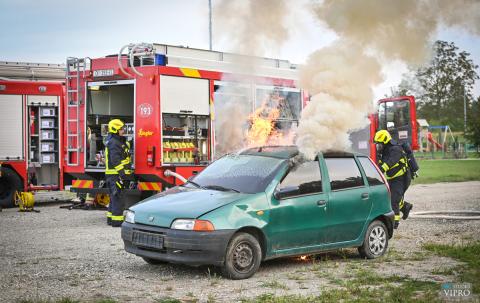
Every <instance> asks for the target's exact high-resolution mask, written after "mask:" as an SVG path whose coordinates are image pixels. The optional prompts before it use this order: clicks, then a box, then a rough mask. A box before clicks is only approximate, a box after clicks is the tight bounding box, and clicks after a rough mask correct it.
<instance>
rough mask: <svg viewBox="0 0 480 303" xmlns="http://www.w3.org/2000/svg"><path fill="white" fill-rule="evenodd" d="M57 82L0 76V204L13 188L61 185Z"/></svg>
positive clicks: (60, 98)
mask: <svg viewBox="0 0 480 303" xmlns="http://www.w3.org/2000/svg"><path fill="white" fill-rule="evenodd" d="M63 97H64V86H63V84H62V83H61V82H53V81H50V82H46V81H41V82H39V81H17V80H0V112H1V113H2V117H1V119H0V134H1V135H0V145H1V147H0V163H1V166H2V170H1V172H2V175H1V177H0V206H10V205H12V202H13V199H14V195H15V192H16V191H18V192H22V191H33V190H58V189H61V188H63V171H62V169H61V167H62V164H63V163H62V159H61V158H60V157H59V153H58V150H59V148H58V147H59V146H61V145H62V144H63V142H62V140H61V138H60V136H59V134H60V133H59V129H61V128H62V124H61V114H62V111H61V110H59V106H60V104H61V103H62V102H63Z"/></svg>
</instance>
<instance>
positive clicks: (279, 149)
mask: <svg viewBox="0 0 480 303" xmlns="http://www.w3.org/2000/svg"><path fill="white" fill-rule="evenodd" d="M239 154H240V155H251V156H264V157H272V158H278V159H290V158H293V157H295V156H296V155H298V148H297V147H296V146H293V145H290V146H259V147H252V148H248V149H245V150H242V151H241V152H240V153H239Z"/></svg>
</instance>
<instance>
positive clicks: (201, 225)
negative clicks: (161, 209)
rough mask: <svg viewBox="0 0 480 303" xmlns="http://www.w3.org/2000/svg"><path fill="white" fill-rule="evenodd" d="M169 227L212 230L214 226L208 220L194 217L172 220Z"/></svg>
mask: <svg viewBox="0 0 480 303" xmlns="http://www.w3.org/2000/svg"><path fill="white" fill-rule="evenodd" d="M170 228H171V229H181V230H194V231H214V230H215V227H213V224H212V223H211V222H210V221H207V220H195V219H176V220H175V221H173V223H172V225H171V227H170Z"/></svg>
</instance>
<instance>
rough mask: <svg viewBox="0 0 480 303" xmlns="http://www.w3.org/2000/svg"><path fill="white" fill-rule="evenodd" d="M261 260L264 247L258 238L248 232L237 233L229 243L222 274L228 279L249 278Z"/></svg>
mask: <svg viewBox="0 0 480 303" xmlns="http://www.w3.org/2000/svg"><path fill="white" fill-rule="evenodd" d="M261 262H262V248H261V247H260V244H259V243H258V240H257V238H255V237H254V236H252V235H251V234H248V233H237V234H235V235H234V236H233V237H232V239H231V240H230V243H229V244H228V247H227V252H226V254H225V263H224V264H223V266H222V274H223V276H224V277H226V278H228V279H233V280H241V279H247V278H250V277H251V276H253V274H255V273H256V272H257V270H258V268H259V267H260V263H261Z"/></svg>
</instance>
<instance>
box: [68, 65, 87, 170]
mask: <svg viewBox="0 0 480 303" xmlns="http://www.w3.org/2000/svg"><path fill="white" fill-rule="evenodd" d="M87 64H88V65H89V64H90V59H89V58H75V57H68V58H67V64H66V65H67V70H66V80H67V81H66V93H67V94H66V95H67V110H66V120H67V121H66V123H65V125H66V131H67V159H66V160H67V161H66V163H67V166H78V165H79V164H80V153H81V152H83V148H82V133H81V125H80V106H81V105H82V104H84V103H85V93H84V92H85V86H82V85H81V84H82V83H84V81H82V79H81V77H83V78H85V72H86V70H87V69H90V68H89V67H87Z"/></svg>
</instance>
